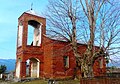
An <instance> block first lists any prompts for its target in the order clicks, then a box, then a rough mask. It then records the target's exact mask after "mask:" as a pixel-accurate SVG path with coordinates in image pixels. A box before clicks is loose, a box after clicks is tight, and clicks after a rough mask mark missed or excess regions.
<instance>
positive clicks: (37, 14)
mask: <svg viewBox="0 0 120 84" xmlns="http://www.w3.org/2000/svg"><path fill="white" fill-rule="evenodd" d="M25 13H28V14H31V15H35V16H38V17H43V18H44V16H41V15H40V14H39V13H37V12H36V11H34V10H33V9H31V10H28V11H26V12H25Z"/></svg>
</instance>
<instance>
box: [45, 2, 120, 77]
mask: <svg viewBox="0 0 120 84" xmlns="http://www.w3.org/2000/svg"><path fill="white" fill-rule="evenodd" d="M119 14H120V12H119V1H114V0H112V1H111V0H110V1H108V0H49V6H48V11H47V13H46V17H47V20H48V26H49V28H48V32H47V34H48V35H49V36H50V37H51V38H55V39H58V40H64V41H67V42H69V43H70V44H71V45H72V50H73V53H74V56H75V57H76V62H77V63H78V65H79V67H81V72H83V73H84V77H93V76H94V75H93V68H92V67H93V64H94V61H95V59H96V58H98V57H99V56H104V57H106V56H110V55H115V54H116V55H118V53H119V47H118V45H119V43H120V39H119V35H120V28H119V25H120V22H119ZM77 42H82V43H86V45H87V49H86V52H85V53H84V54H83V56H80V55H79V53H78V49H77ZM95 46H99V50H98V49H97V50H95V49H96V48H95Z"/></svg>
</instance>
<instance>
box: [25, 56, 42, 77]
mask: <svg viewBox="0 0 120 84" xmlns="http://www.w3.org/2000/svg"><path fill="white" fill-rule="evenodd" d="M39 73H40V61H39V60H38V59H37V58H30V59H28V60H27V61H26V77H32V78H39Z"/></svg>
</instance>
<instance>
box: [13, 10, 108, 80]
mask: <svg viewBox="0 0 120 84" xmlns="http://www.w3.org/2000/svg"><path fill="white" fill-rule="evenodd" d="M31 31H32V33H30V32H31ZM31 34H32V35H31ZM31 39H32V40H31ZM78 46H79V48H78V49H79V52H80V53H81V54H82V53H84V52H85V50H86V45H84V44H79V45H78ZM98 61H100V62H98ZM75 68H76V61H75V57H74V55H73V52H72V49H71V46H70V44H69V43H68V42H65V41H59V40H53V39H51V38H48V37H47V36H46V18H44V17H41V16H40V15H38V14H37V13H36V12H34V11H33V10H29V11H27V12H24V13H23V14H22V15H21V16H20V17H19V18H18V34H17V52H16V72H15V76H16V77H17V78H26V77H33V78H56V79H57V78H60V79H63V78H72V77H73V76H74V74H75ZM93 70H94V75H95V76H102V75H104V73H105V72H106V64H105V59H104V57H100V58H98V59H97V60H96V61H95V63H94V66H93ZM79 74H80V72H79Z"/></svg>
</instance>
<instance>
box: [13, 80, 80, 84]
mask: <svg viewBox="0 0 120 84" xmlns="http://www.w3.org/2000/svg"><path fill="white" fill-rule="evenodd" d="M11 84H48V81H45V80H34V81H29V82H17V83H11ZM57 84H80V81H79V80H67V81H57Z"/></svg>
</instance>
